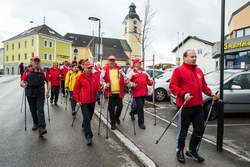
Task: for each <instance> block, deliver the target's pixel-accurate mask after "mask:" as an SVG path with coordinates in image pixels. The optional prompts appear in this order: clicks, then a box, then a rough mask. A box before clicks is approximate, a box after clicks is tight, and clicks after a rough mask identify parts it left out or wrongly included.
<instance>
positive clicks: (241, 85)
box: [170, 69, 250, 120]
mask: <svg viewBox="0 0 250 167" xmlns="http://www.w3.org/2000/svg"><path fill="white" fill-rule="evenodd" d="M205 79H206V82H207V84H208V86H209V87H210V88H211V90H212V91H213V92H214V93H215V92H217V91H219V87H220V71H214V72H210V73H208V74H206V75H205ZM223 88H224V99H223V101H224V112H225V113H246V112H248V113H249V112H250V71H248V70H233V69H231V70H225V71H224V86H223ZM218 94H219V93H218ZM170 101H171V103H172V104H173V105H176V97H175V96H174V95H173V94H171V96H170ZM211 103H212V101H211V98H210V97H208V96H206V95H204V94H203V109H204V113H205V116H207V114H208V111H209V108H210V106H211ZM217 115H218V110H217V103H215V105H214V107H213V109H212V112H211V115H210V118H209V120H214V119H216V118H217Z"/></svg>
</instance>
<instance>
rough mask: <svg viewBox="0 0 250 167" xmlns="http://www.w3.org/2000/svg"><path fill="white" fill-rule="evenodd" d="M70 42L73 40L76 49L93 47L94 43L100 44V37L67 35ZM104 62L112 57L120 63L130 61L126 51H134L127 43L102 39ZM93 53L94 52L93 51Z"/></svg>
mask: <svg viewBox="0 0 250 167" xmlns="http://www.w3.org/2000/svg"><path fill="white" fill-rule="evenodd" d="M64 37H65V38H66V39H68V40H73V44H72V46H74V47H92V46H93V43H95V44H98V37H95V36H94V37H93V36H90V35H83V34H75V33H67V34H66V35H65V36H64ZM74 39H76V40H74ZM102 43H103V60H107V59H108V57H109V56H110V55H114V56H115V57H116V59H117V60H118V61H126V60H128V56H127V55H126V53H125V51H130V52H131V51H132V50H131V48H130V46H129V45H128V43H127V41H126V40H124V39H116V38H102ZM91 52H93V50H92V49H91Z"/></svg>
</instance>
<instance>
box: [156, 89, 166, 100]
mask: <svg viewBox="0 0 250 167" xmlns="http://www.w3.org/2000/svg"><path fill="white" fill-rule="evenodd" d="M166 96H167V93H166V91H165V90H164V89H156V90H155V99H156V101H163V100H165V98H166Z"/></svg>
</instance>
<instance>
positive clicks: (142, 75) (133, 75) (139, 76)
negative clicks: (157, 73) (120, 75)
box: [128, 68, 153, 97]
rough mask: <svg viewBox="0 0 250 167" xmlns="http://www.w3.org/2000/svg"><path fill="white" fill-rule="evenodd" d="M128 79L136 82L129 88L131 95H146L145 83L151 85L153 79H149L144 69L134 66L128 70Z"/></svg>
mask: <svg viewBox="0 0 250 167" xmlns="http://www.w3.org/2000/svg"><path fill="white" fill-rule="evenodd" d="M128 79H129V80H130V81H131V82H134V83H135V84H136V86H135V87H132V88H131V93H132V95H133V97H140V96H148V87H147V85H150V86H151V85H153V81H152V80H150V79H149V76H148V74H147V72H146V71H144V70H143V69H140V70H137V69H136V68H134V69H133V70H131V71H130V72H129V74H128Z"/></svg>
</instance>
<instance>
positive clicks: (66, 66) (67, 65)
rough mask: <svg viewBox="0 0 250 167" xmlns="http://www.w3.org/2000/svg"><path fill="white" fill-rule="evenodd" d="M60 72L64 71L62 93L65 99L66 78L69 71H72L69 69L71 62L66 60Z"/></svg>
mask: <svg viewBox="0 0 250 167" xmlns="http://www.w3.org/2000/svg"><path fill="white" fill-rule="evenodd" d="M60 70H61V71H62V75H63V76H62V79H61V91H62V93H63V97H65V86H64V85H65V78H66V74H67V73H68V71H69V70H70V68H69V61H68V60H65V61H64V62H63V65H62V66H61V67H60Z"/></svg>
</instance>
